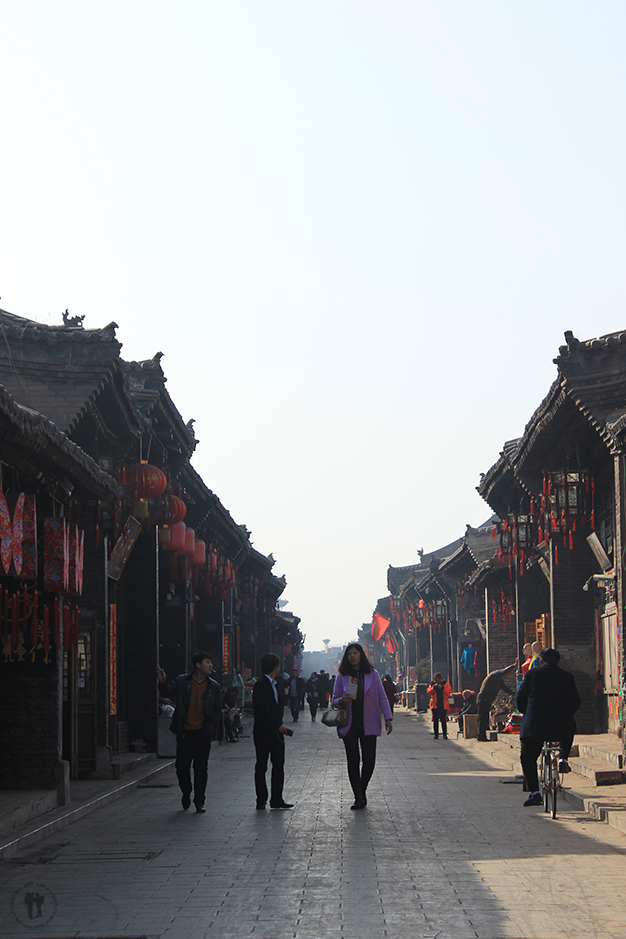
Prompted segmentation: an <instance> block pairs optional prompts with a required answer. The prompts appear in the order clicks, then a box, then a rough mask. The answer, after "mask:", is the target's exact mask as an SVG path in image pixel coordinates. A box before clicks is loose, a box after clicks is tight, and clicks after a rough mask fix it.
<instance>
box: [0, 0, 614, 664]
mask: <svg viewBox="0 0 626 939" xmlns="http://www.w3.org/2000/svg"><path fill="white" fill-rule="evenodd" d="M625 39H626V6H625V5H624V3H623V2H621V0H620V2H602V0H595V2H594V3H589V2H584V3H583V2H576V0H563V2H551V0H542V2H528V0H525V2H523V3H522V2H513V0H511V2H507V3H502V2H501V0H497V2H483V0H474V2H472V3H463V2H460V0H459V2H452V0H446V2H437V0H430V2H422V0H410V2H400V0H387V2H384V3H383V2H371V0H343V2H337V0H314V2H308V3H304V2H294V0H288V2H280V0H271V2H270V0H256V2H245V0H238V2H225V0H223V2H214V0H201V2H200V0H199V2H191V0H189V2H184V0H181V2H178V3H173V2H169V3H164V2H158V0H150V2H141V0H133V2H132V3H128V2H123V3H120V2H115V0H113V2H111V0H107V3H98V2H85V0H80V2H75V3H71V2H64V0H55V2H54V3H50V2H49V0H45V2H36V0H29V2H26V3H25V2H22V0H15V2H2V0H0V180H1V189H0V222H1V224H0V297H1V300H0V306H2V308H3V309H5V310H8V311H9V312H12V313H15V314H17V315H20V316H31V317H33V318H35V319H40V320H42V321H44V322H60V314H61V311H62V310H65V309H66V308H69V310H70V313H71V314H74V315H75V314H85V315H86V320H85V326H87V327H96V326H103V325H105V324H106V323H108V322H110V321H111V320H114V321H115V322H117V323H118V324H119V330H118V337H119V338H120V340H121V341H122V342H123V343H124V348H123V353H122V354H123V355H124V356H125V357H126V358H129V359H132V358H149V357H151V356H152V355H153V354H154V353H155V352H157V351H159V350H160V351H163V352H164V353H165V357H164V359H163V362H162V364H163V368H164V370H165V372H166V374H167V376H168V387H169V390H170V393H171V394H172V397H173V398H174V400H175V402H176V404H177V405H178V407H179V410H180V411H181V413H182V414H183V416H184V418H185V419H186V420H187V419H189V418H190V417H194V418H195V419H196V432H197V436H198V437H199V439H200V444H199V446H198V449H197V451H196V456H195V458H194V464H195V466H196V468H197V469H198V471H199V472H200V473H201V474H202V476H203V477H204V479H205V481H206V483H207V484H208V485H209V486H210V487H211V488H212V489H213V490H214V491H215V492H216V493H217V494H218V495H219V496H220V498H221V499H222V501H223V503H224V504H225V505H226V506H227V508H228V509H229V510H230V511H231V513H232V514H233V516H234V517H235V519H236V520H237V521H238V522H240V523H241V522H244V523H245V524H246V525H247V526H248V527H249V528H250V529H251V530H252V533H253V541H254V544H255V547H256V548H258V549H259V550H260V551H263V552H264V553H266V554H267V553H269V552H270V551H271V552H273V554H274V556H275V557H276V559H277V564H276V567H275V568H274V570H275V572H276V573H277V574H282V573H284V574H285V575H286V577H287V580H288V587H287V591H286V593H285V597H286V598H287V599H288V600H289V601H290V605H291V608H292V609H293V610H294V612H296V613H297V614H298V615H299V616H301V617H302V629H303V631H304V632H305V633H306V634H307V648H309V649H314V648H320V647H321V639H322V638H326V637H328V638H331V639H332V641H333V642H341V641H344V640H347V639H349V638H352V637H353V636H354V633H355V631H356V629H357V627H358V626H359V625H360V624H361V623H362V622H364V621H367V620H369V619H370V617H371V612H372V608H373V606H374V605H375V603H376V599H377V598H378V597H380V596H383V595H384V594H385V593H386V571H387V565H388V564H389V563H391V564H394V565H404V564H411V563H415V562H416V560H417V554H416V549H417V548H420V547H423V548H424V549H425V550H432V549H434V548H435V547H437V546H438V545H440V544H445V543H447V542H449V541H451V540H452V539H453V538H455V537H457V536H458V535H460V534H461V533H462V532H463V531H464V529H465V525H466V523H471V524H473V525H475V524H478V523H479V522H481V521H483V520H484V519H485V518H486V517H487V516H488V515H489V509H488V507H487V506H486V505H485V504H484V503H483V502H482V501H481V500H480V499H479V497H478V495H477V494H476V491H475V487H476V485H477V484H478V481H479V474H480V473H481V472H484V471H486V470H487V469H488V468H489V467H490V466H491V465H492V463H493V462H494V461H495V460H496V459H497V457H498V454H499V452H500V450H501V447H502V444H503V442H504V441H505V440H506V439H509V438H511V437H515V436H518V435H519V434H520V433H521V432H522V431H523V428H524V425H525V423H526V421H527V420H528V418H529V417H530V415H531V414H532V412H533V411H534V409H535V407H536V406H537V405H538V404H539V402H540V400H541V399H542V397H543V396H544V394H545V393H546V391H547V390H548V387H549V385H550V383H551V381H552V380H553V378H554V376H555V374H556V371H555V366H554V365H553V364H552V359H553V358H554V356H555V355H556V354H557V353H558V347H559V345H560V344H562V342H563V332H564V330H566V329H572V330H573V331H574V333H575V334H576V335H577V336H578V338H580V339H587V338H590V337H592V336H597V335H601V334H603V333H606V332H610V331H612V330H615V329H620V328H626V316H625V311H624V306H625V304H624V300H625V287H626V284H625V264H624V249H625V241H626V238H625V234H626V223H625V219H626V198H625V197H626V184H625V174H624V167H625V166H626V146H625V142H626V134H625V128H624V116H625V113H626V112H625V104H626V100H625V99H626V94H625V92H626V81H625V78H626V60H625V57H624V43H625Z"/></svg>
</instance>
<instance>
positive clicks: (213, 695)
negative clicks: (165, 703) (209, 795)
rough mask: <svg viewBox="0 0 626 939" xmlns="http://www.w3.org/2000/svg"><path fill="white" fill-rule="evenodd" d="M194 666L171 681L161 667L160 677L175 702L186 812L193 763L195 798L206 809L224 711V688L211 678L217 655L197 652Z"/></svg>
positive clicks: (178, 763)
mask: <svg viewBox="0 0 626 939" xmlns="http://www.w3.org/2000/svg"><path fill="white" fill-rule="evenodd" d="M192 661H193V670H192V671H191V672H189V674H186V675H179V676H178V678H176V679H174V681H173V682H172V683H171V684H170V685H167V675H166V674H165V672H164V671H163V669H161V668H159V669H158V678H159V682H160V683H161V685H162V686H165V688H164V690H165V691H166V693H167V695H168V697H169V698H171V700H172V702H173V703H174V705H175V710H174V716H173V717H172V723H171V724H170V730H171V731H172V733H174V734H176V775H177V777H178V785H179V786H180V790H181V792H182V799H181V804H182V807H183V809H184V810H185V812H186V811H187V809H188V808H189V806H190V805H191V792H192V784H191V765H192V763H193V802H194V805H195V807H196V812H200V813H204V812H205V811H206V809H205V807H204V802H205V797H206V784H207V778H208V764H209V753H210V752H211V736H212V733H213V728H214V726H215V724H216V723H217V720H218V718H219V717H220V714H221V697H222V694H221V689H220V686H219V685H218V683H217V682H216V681H214V680H213V679H212V678H211V673H212V672H213V659H212V658H211V656H210V655H209V653H208V652H196V653H195V654H194V656H193V659H192Z"/></svg>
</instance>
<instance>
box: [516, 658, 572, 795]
mask: <svg viewBox="0 0 626 939" xmlns="http://www.w3.org/2000/svg"><path fill="white" fill-rule="evenodd" d="M560 658H561V656H560V655H559V653H558V651H557V650H556V649H542V651H541V665H540V666H539V668H531V669H529V670H528V671H527V672H526V676H525V678H524V681H523V682H522V684H521V685H520V687H519V690H518V692H517V709H518V711H520V712H521V713H522V714H523V715H524V716H523V718H522V726H521V728H520V763H521V764H522V772H523V773H524V780H525V782H526V787H527V789H528V790H529V792H530V795H529V796H528V798H527V799H526V801H525V802H524V805H541V804H542V801H543V800H542V797H541V793H540V791H539V777H538V774H537V757H538V756H539V754H540V752H541V748H542V746H543V743H544V741H546V740H548V741H556V740H558V742H559V744H560V762H559V772H561V773H569V772H570V765H569V763H568V762H567V760H568V757H569V754H570V750H571V749H572V742H573V740H574V734H575V733H576V722H575V720H574V714H575V713H576V711H577V710H578V708H579V707H580V695H579V694H578V689H577V688H576V682H575V680H574V676H573V675H571V674H570V672H565V671H563V669H562V668H560V667H559V660H560Z"/></svg>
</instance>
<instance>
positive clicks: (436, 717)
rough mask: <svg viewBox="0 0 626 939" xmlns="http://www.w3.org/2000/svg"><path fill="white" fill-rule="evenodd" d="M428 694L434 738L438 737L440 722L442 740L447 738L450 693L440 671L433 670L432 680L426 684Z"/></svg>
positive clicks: (448, 686) (448, 685) (450, 690)
mask: <svg viewBox="0 0 626 939" xmlns="http://www.w3.org/2000/svg"><path fill="white" fill-rule="evenodd" d="M427 690H428V694H429V695H430V702H429V705H428V706H429V707H430V709H431V711H432V715H433V730H434V731H435V740H438V739H439V724H440V723H441V734H442V736H443V739H444V740H447V739H448V715H447V712H448V711H449V710H450V705H449V704H448V699H449V697H450V695H451V694H452V688H451V687H450V683H449V682H447V681H446V680H445V679H444V677H443V675H442V674H441V672H435V674H434V675H433V680H432V681H431V683H430V685H429V686H428V689H427Z"/></svg>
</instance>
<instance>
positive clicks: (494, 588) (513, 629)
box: [485, 573, 517, 672]
mask: <svg viewBox="0 0 626 939" xmlns="http://www.w3.org/2000/svg"><path fill="white" fill-rule="evenodd" d="M505 576H506V580H504V581H502V583H500V582H496V583H495V584H490V585H489V587H488V588H487V590H486V598H485V606H486V615H487V671H488V672H493V671H495V669H500V668H506V667H507V665H510V664H511V663H512V662H514V661H515V659H516V658H517V622H516V617H515V604H514V602H513V603H512V610H511V618H510V621H509V619H508V618H507V619H506V622H505V621H504V620H503V618H502V616H501V615H498V616H497V618H496V619H495V620H494V616H493V607H492V600H493V599H496V600H497V601H499V599H500V592H501V590H502V589H504V590H505V592H506V593H510V591H511V582H510V580H509V577H508V573H507V574H506V575H505ZM514 598H515V593H513V600H514Z"/></svg>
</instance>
